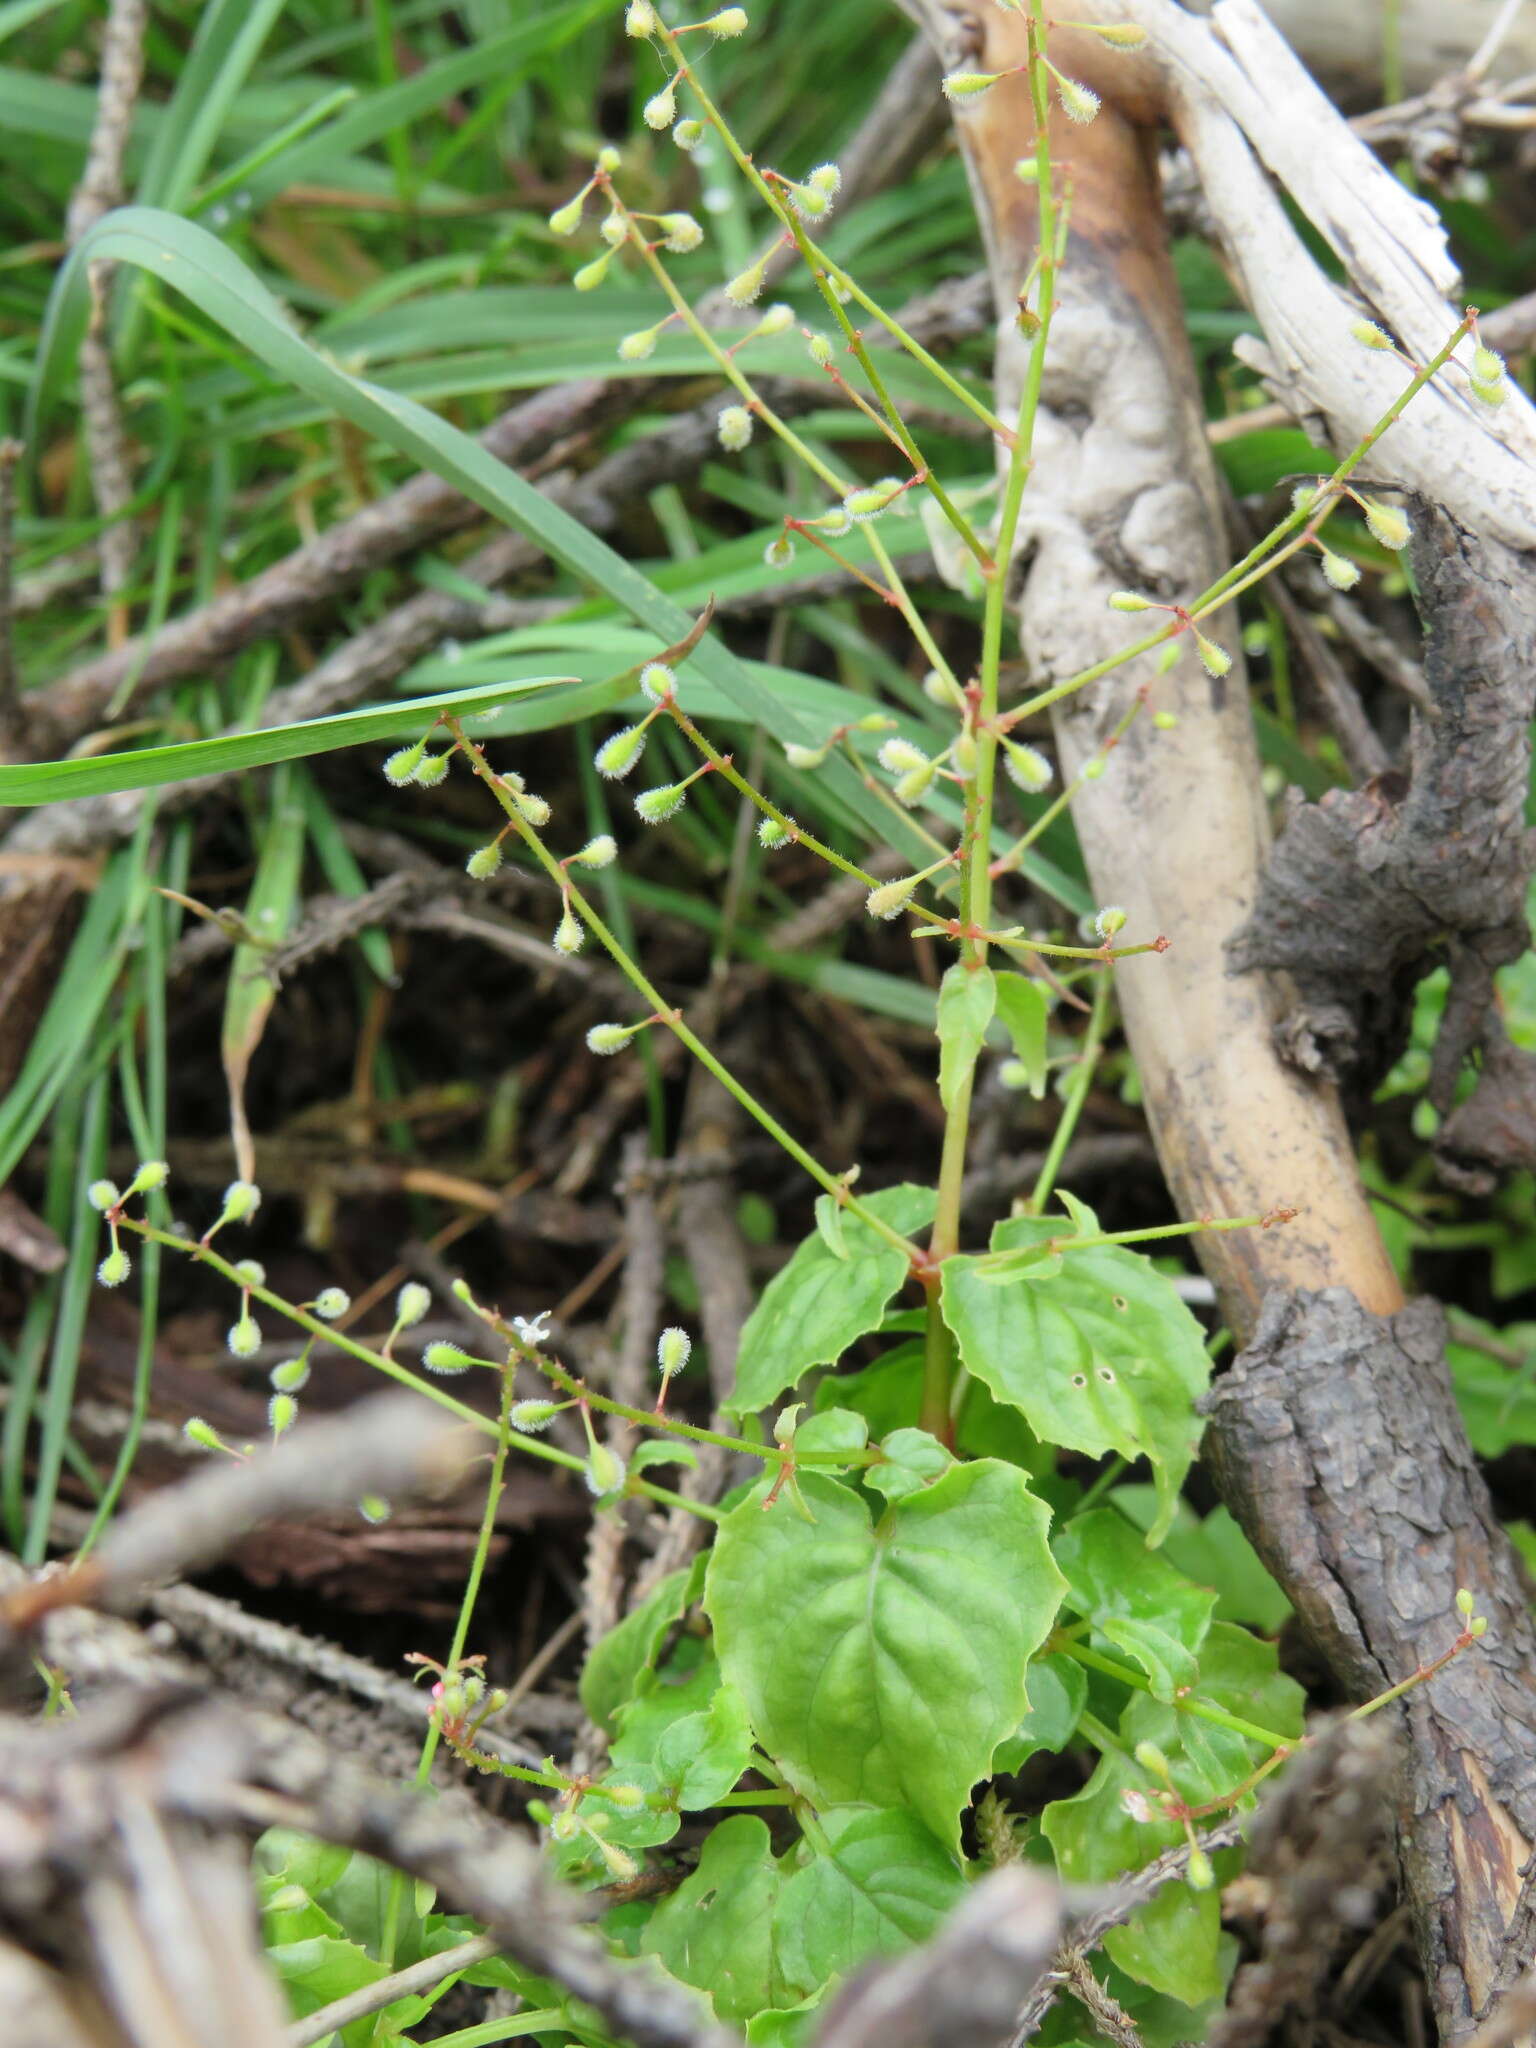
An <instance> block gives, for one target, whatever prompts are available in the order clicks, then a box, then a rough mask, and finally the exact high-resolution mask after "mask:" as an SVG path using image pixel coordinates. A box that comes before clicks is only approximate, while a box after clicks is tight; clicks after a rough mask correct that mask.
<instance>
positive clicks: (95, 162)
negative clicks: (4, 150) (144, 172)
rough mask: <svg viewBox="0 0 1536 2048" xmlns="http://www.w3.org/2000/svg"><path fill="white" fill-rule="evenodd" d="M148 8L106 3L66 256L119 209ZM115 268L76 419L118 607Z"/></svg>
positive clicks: (90, 337) (126, 560) (123, 437)
mask: <svg viewBox="0 0 1536 2048" xmlns="http://www.w3.org/2000/svg"><path fill="white" fill-rule="evenodd" d="M148 15H149V8H148V5H147V0H111V5H110V6H109V8H108V10H107V19H106V23H105V25H104V26H103V29H102V35H101V84H100V86H99V87H98V89H97V94H96V120H95V124H94V126H93V127H92V129H91V140H90V145H89V147H88V149H87V151H86V157H85V168H84V170H83V171H82V173H81V177H80V183H79V184H78V185H77V186H76V187H75V192H74V196H73V198H72V199H71V200H70V202H69V210H68V213H67V214H66V216H65V225H64V232H65V239H66V240H67V241H68V243H69V246H70V248H72V249H73V248H74V247H75V245H76V244H77V243H78V242H79V241H81V240H82V239H83V237H84V236H85V235H86V234H87V233H88V232H89V230H90V229H91V228H93V227H94V226H95V225H96V223H97V221H98V220H100V219H101V217H102V215H103V214H105V213H107V212H109V211H110V210H111V209H112V208H113V207H114V206H118V205H120V204H121V203H122V196H123V191H122V187H123V160H124V157H125V156H126V154H127V150H128V133H129V130H130V129H131V127H132V126H133V110H134V105H135V103H136V101H137V100H138V97H139V82H140V80H141V79H142V77H143V75H144V30H145V26H146V23H147V20H148ZM114 269H115V266H114V265H112V264H110V263H97V264H93V265H92V266H91V318H90V325H89V326H88V328H87V329H86V332H85V334H84V335H83V336H82V338H81V342H80V413H81V420H82V423H83V426H84V430H85V446H86V453H87V456H88V458H89V461H90V466H91V489H92V491H93V493H94V495H95V499H96V510H97V513H98V515H99V516H100V518H101V521H102V529H101V537H100V541H99V543H98V546H99V549H100V554H101V588H102V594H103V595H104V596H105V597H106V598H107V599H108V601H109V602H112V601H113V600H116V599H117V598H118V596H119V593H120V592H121V591H123V590H124V589H125V588H126V587H127V585H128V582H129V579H130V578H131V577H132V575H133V562H134V555H135V552H136V547H137V543H136V540H135V537H134V530H133V526H132V524H131V522H130V521H129V520H128V519H126V518H125V517H124V516H123V515H124V513H125V512H126V510H127V507H128V506H129V505H130V504H131V503H132V500H133V473H132V470H131V468H130V466H129V461H128V437H127V434H126V432H125V430H124V427H123V415H122V408H121V406H120V404H119V402H118V396H117V380H116V377H115V376H114V374H113V369H112V345H111V342H110V341H109V339H108V336H107V305H108V299H109V296H110V292H111V285H112V277H113V273H114ZM113 630H114V637H116V638H118V639H121V638H123V637H124V636H125V633H126V622H125V615H124V614H123V613H122V612H121V611H119V610H117V609H116V607H114V619H113Z"/></svg>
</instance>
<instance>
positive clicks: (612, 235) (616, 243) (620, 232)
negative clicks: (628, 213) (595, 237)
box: [597, 207, 629, 249]
mask: <svg viewBox="0 0 1536 2048" xmlns="http://www.w3.org/2000/svg"><path fill="white" fill-rule="evenodd" d="M597 232H598V233H599V234H600V235H601V236H602V238H603V240H604V241H605V242H606V243H607V244H608V246H609V248H610V249H622V248H623V246H624V244H625V243H626V242H627V241H628V240H629V222H628V221H627V220H626V219H625V218H624V216H623V214H622V213H620V212H619V211H618V209H617V207H615V209H614V211H613V212H612V213H609V214H605V215H604V217H603V224H602V226H601V227H600V228H599V229H598V231H597Z"/></svg>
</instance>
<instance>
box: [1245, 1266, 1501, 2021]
mask: <svg viewBox="0 0 1536 2048" xmlns="http://www.w3.org/2000/svg"><path fill="white" fill-rule="evenodd" d="M1444 1346H1445V1324H1444V1319H1443V1317H1442V1315H1441V1313H1440V1310H1439V1308H1438V1307H1437V1306H1436V1305H1435V1304H1434V1303H1433V1302H1429V1301H1416V1302H1413V1303H1412V1304H1410V1306H1409V1307H1407V1308H1405V1309H1403V1310H1402V1311H1401V1312H1400V1313H1399V1314H1398V1315H1395V1316H1390V1317H1376V1316H1372V1315H1368V1314H1367V1313H1366V1312H1365V1311H1364V1310H1363V1309H1362V1308H1361V1307H1360V1305H1359V1303H1358V1302H1356V1301H1354V1300H1353V1299H1352V1298H1351V1297H1350V1296H1349V1295H1348V1294H1346V1293H1345V1292H1343V1290H1342V1289H1335V1290H1331V1291H1329V1292H1327V1293H1324V1294H1311V1295H1289V1296H1285V1295H1276V1296H1275V1297H1274V1298H1273V1299H1272V1300H1271V1301H1270V1302H1268V1303H1266V1305H1265V1313H1264V1316H1263V1319H1262V1321H1261V1322H1260V1325H1259V1329H1258V1331H1257V1333H1256V1335H1255V1337H1254V1340H1253V1342H1252V1343H1251V1344H1250V1346H1249V1347H1248V1349H1247V1350H1246V1351H1245V1352H1244V1353H1243V1354H1242V1356H1241V1357H1240V1358H1239V1359H1238V1361H1237V1363H1236V1364H1235V1365H1234V1366H1233V1368H1232V1370H1231V1371H1230V1372H1229V1373H1228V1374H1227V1375H1226V1376H1225V1377H1224V1378H1223V1379H1222V1380H1221V1381H1219V1382H1218V1384H1217V1386H1216V1388H1215V1389H1214V1391H1213V1392H1212V1394H1211V1395H1210V1397H1209V1399H1208V1403H1207V1406H1208V1409H1209V1413H1210V1427H1209V1429H1208V1431H1207V1433H1206V1438H1205V1451H1204V1455H1205V1457H1206V1459H1207V1461H1208V1462H1209V1464H1210V1467H1211V1470H1212V1472H1213V1474H1214V1475H1215V1478H1216V1481H1217V1484H1218V1485H1219V1486H1220V1488H1221V1492H1222V1497H1223V1499H1224V1500H1225V1501H1226V1502H1227V1504H1228V1506H1229V1507H1230V1508H1231V1510H1232V1512H1233V1514H1234V1515H1235V1516H1236V1517H1237V1519H1238V1521H1239V1522H1241V1524H1242V1525H1243V1528H1244V1530H1245V1531H1246V1533H1247V1535H1248V1537H1249V1539H1250V1540H1251V1541H1252V1543H1253V1545H1254V1547H1255V1548H1256V1549H1257V1550H1258V1552H1259V1555H1260V1556H1261V1557H1262V1558H1263V1560H1264V1563H1265V1564H1266V1566H1267V1567H1268V1568H1269V1570H1270V1571H1271V1572H1272V1573H1273V1575H1274V1576H1275V1578H1276V1579H1277V1580H1278V1581H1279V1582H1280V1584H1281V1586H1282V1587H1283V1588H1284V1589H1285V1592H1286V1594H1287V1595H1288V1597H1289V1598H1290V1599H1291V1601H1292V1602H1293V1603H1294V1605H1295V1607H1296V1611H1297V1614H1298V1616H1299V1617H1300V1619H1301V1622H1302V1625H1303V1627H1304V1629H1305V1630H1306V1632H1307V1634H1308V1636H1309V1637H1310V1639H1311V1640H1312V1641H1313V1643H1315V1644H1316V1646H1317V1647H1318V1649H1319V1650H1320V1651H1321V1652H1322V1654H1323V1655H1324V1656H1325V1657H1326V1658H1327V1661H1328V1664H1329V1667H1330V1668H1331V1669H1332V1671H1333V1672H1334V1673H1335V1674H1336V1676H1337V1677H1338V1678H1339V1680H1340V1682H1341V1683H1342V1684H1343V1685H1344V1686H1345V1688H1346V1689H1347V1691H1348V1692H1349V1694H1350V1695H1351V1697H1352V1698H1354V1699H1355V1700H1357V1701H1363V1700H1366V1699H1369V1698H1370V1697H1371V1696H1372V1695H1373V1694H1375V1693H1378V1692H1381V1691H1384V1690H1385V1689H1386V1688H1387V1687H1388V1686H1391V1685H1394V1684H1396V1683H1398V1681H1400V1680H1401V1679H1402V1678H1404V1677H1406V1676H1407V1674H1408V1673H1409V1672H1411V1671H1413V1670H1415V1669H1416V1668H1417V1667H1418V1666H1419V1665H1420V1664H1421V1663H1427V1662H1428V1661H1430V1660H1431V1659H1432V1658H1434V1657H1436V1656H1438V1655H1440V1654H1441V1653H1442V1652H1443V1651H1444V1650H1446V1649H1447V1648H1448V1647H1449V1645H1450V1643H1451V1642H1452V1641H1454V1639H1455V1637H1456V1634H1457V1632H1458V1629H1459V1626H1460V1621H1459V1617H1458V1615H1457V1612H1456V1607H1455V1598H1456V1592H1457V1589H1458V1588H1459V1587H1463V1586H1465V1587H1467V1588H1469V1589H1470V1590H1471V1592H1472V1593H1473V1595H1474V1597H1475V1599H1476V1602H1477V1611H1478V1612H1479V1613H1481V1614H1486V1615H1487V1617H1488V1621H1489V1628H1488V1633H1487V1635H1486V1636H1485V1637H1484V1638H1483V1640H1482V1641H1481V1642H1480V1643H1479V1644H1477V1645H1476V1646H1475V1647H1474V1648H1473V1649H1472V1650H1470V1651H1468V1652H1466V1653H1464V1654H1463V1655H1462V1656H1460V1657H1458V1658H1457V1659H1456V1660H1455V1661H1454V1662H1453V1663H1451V1664H1449V1665H1447V1666H1446V1667H1445V1669H1444V1670H1443V1671H1442V1672H1440V1673H1439V1674H1438V1675H1437V1676H1436V1677H1435V1678H1434V1679H1432V1680H1430V1681H1429V1682H1427V1683H1426V1684H1424V1685H1422V1686H1419V1687H1416V1688H1415V1689H1414V1690H1413V1691H1412V1692H1410V1693H1408V1694H1407V1695H1406V1696H1405V1698H1404V1699H1403V1700H1402V1702H1401V1703H1400V1704H1399V1705H1398V1706H1396V1707H1393V1708H1391V1709H1388V1710H1386V1711H1389V1712H1391V1713H1393V1714H1394V1715H1396V1716H1398V1717H1400V1718H1401V1720H1402V1722H1403V1725H1404V1728H1405V1731H1406V1734H1407V1737H1408V1741H1407V1744H1406V1746H1405V1749H1404V1753H1403V1765H1402V1771H1401V1775H1400V1779H1399V1785H1398V1813H1397V1819H1398V1829H1399V1854H1400V1856H1401V1859H1402V1867H1403V1875H1404V1879H1405V1883H1406V1887H1407V1892H1408V1896H1409V1899H1410V1901H1411V1903H1412V1906H1413V1910H1414V1915H1415V1919H1416V1922H1417V1925H1418V1931H1419V1937H1420V1943H1421V1947H1422V1949H1423V1953H1424V1957H1425V1961H1426V1974H1427V1975H1428V1978H1429V1984H1430V1991H1431V1996H1432V1998H1433V2000H1434V2003H1435V2007H1436V2010H1437V2012H1438V2014H1439V2016H1440V2020H1441V2025H1442V2027H1443V2029H1444V2030H1445V2032H1446V2034H1447V2037H1448V2038H1449V2039H1452V2040H1457V2039H1460V2038H1462V2037H1463V2035H1464V2034H1466V2033H1467V2032H1469V2031H1470V2029H1471V2027H1472V2026H1473V2024H1474V2023H1475V2022H1476V2021H1477V2019H1478V2018H1480V2017H1481V2016H1482V2015H1483V2014H1484V2013H1485V2012H1486V2011H1487V2010H1488V2007H1489V2005H1490V2004H1491V2003H1492V2001H1493V2000H1494V1999H1495V1998H1496V1997H1497V1996H1498V1995H1499V1993H1500V1992H1501V1991H1503V1990H1505V1989H1507V1988H1508V1986H1509V1985H1510V1984H1511V1983H1512V1982H1513V1981H1514V1979H1515V1978H1516V1976H1517V1975H1518V1974H1519V1972H1520V1970H1521V1969H1522V1968H1523V1967H1524V1965H1525V1963H1526V1961H1527V1960H1528V1959H1529V1956H1530V1953H1531V1947H1532V1943H1533V1940H1536V1887H1533V1872H1532V1851H1533V1845H1536V1630H1533V1628H1532V1622H1531V1613H1530V1607H1529V1604H1528V1601H1527V1598H1526V1593H1525V1589H1524V1586H1523V1585H1522V1583H1521V1581H1520V1577H1519V1573H1518V1570H1517V1568H1516V1565H1515V1563H1514V1559H1513V1556H1512V1554H1511V1552H1510V1549H1509V1545H1508V1543H1507V1541H1506V1540H1505V1537H1504V1534H1503V1531H1502V1530H1501V1529H1500V1528H1499V1525H1498V1522H1497V1521H1496V1519H1495V1517H1494V1513H1493V1509H1492V1506H1491V1504H1490V1502H1489V1499H1488V1490H1487V1488H1486V1486H1485V1485H1484V1484H1483V1480H1482V1475H1481V1474H1480V1473H1479V1471H1478V1469H1477V1465H1476V1461H1475V1459H1474V1458H1473V1456H1472V1453H1471V1450H1470V1448H1469V1446H1468V1444H1467V1440H1466V1432H1465V1430H1464V1429H1463V1427H1462V1423H1461V1418H1460V1416H1459V1414H1458V1413H1457V1409H1456V1402H1455V1398H1454V1396H1453V1394H1452V1391H1451V1382H1450V1376H1449V1374H1448V1373H1447V1371H1446V1369H1445V1364H1444V1357H1443V1354H1444Z"/></svg>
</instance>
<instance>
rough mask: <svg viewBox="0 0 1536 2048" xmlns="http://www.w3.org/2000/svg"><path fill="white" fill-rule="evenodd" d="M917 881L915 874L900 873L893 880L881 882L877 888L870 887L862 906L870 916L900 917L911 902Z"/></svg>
mask: <svg viewBox="0 0 1536 2048" xmlns="http://www.w3.org/2000/svg"><path fill="white" fill-rule="evenodd" d="M917 883H918V877H917V876H916V875H902V876H900V877H899V878H898V879H897V880H896V881H894V882H883V883H882V884H881V885H880V887H879V888H878V889H871V890H870V892H869V894H868V895H867V896H866V897H865V898H864V908H865V909H866V910H867V911H868V912H869V914H870V916H871V917H883V918H886V919H887V920H888V919H890V918H893V917H900V915H901V913H902V912H903V911H904V910H905V909H906V907H907V905H908V904H909V903H910V902H911V900H912V895H913V892H914V891H915V889H916V888H917Z"/></svg>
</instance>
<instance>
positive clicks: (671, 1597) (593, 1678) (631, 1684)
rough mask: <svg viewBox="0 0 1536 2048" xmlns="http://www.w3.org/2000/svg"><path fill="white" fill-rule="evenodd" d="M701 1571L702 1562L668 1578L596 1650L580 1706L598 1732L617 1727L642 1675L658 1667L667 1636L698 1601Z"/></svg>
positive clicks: (584, 1675)
mask: <svg viewBox="0 0 1536 2048" xmlns="http://www.w3.org/2000/svg"><path fill="white" fill-rule="evenodd" d="M701 1570H702V1561H700V1562H699V1563H696V1564H694V1565H690V1566H687V1567H685V1569H684V1570H682V1571H677V1572H668V1573H667V1575H666V1577H665V1578H664V1579H661V1580H659V1581H658V1582H657V1584H656V1585H655V1586H654V1587H653V1588H652V1590H651V1591H650V1593H648V1594H647V1595H646V1597H645V1599H644V1600H642V1601H641V1603H640V1605H639V1606H638V1607H637V1608H635V1609H634V1611H633V1612H632V1613H630V1614H626V1615H625V1617H624V1619H623V1620H622V1621H621V1622H620V1623H619V1625H618V1627H617V1628H611V1629H610V1630H609V1631H608V1633H607V1635H605V1636H603V1637H602V1638H601V1639H600V1640H599V1641H598V1642H597V1643H595V1644H594V1645H593V1648H592V1652H591V1654H590V1656H589V1657H588V1658H587V1661H586V1664H585V1666H584V1667H583V1669H582V1674H581V1704H582V1705H583V1707H585V1708H586V1710H587V1713H588V1714H589V1715H590V1716H591V1718H592V1719H593V1720H594V1721H596V1722H597V1724H598V1726H599V1727H601V1728H608V1729H611V1728H612V1727H613V1717H614V1715H615V1714H616V1713H617V1712H618V1710H619V1708H620V1707H621V1706H623V1704H624V1702H625V1701H626V1700H628V1699H631V1698H632V1697H633V1695H634V1691H635V1687H636V1686H637V1685H638V1683H639V1681H640V1677H641V1674H642V1673H643V1672H645V1671H648V1670H649V1669H650V1667H651V1666H652V1665H653V1664H654V1662H655V1661H656V1657H657V1654H658V1652H659V1651H660V1649H661V1646H662V1644H663V1643H664V1642H665V1641H666V1638H667V1633H668V1631H669V1630H670V1629H671V1628H672V1626H673V1624H674V1623H675V1622H676V1621H678V1620H679V1619H680V1618H681V1616H682V1614H683V1611H684V1609H685V1608H686V1607H687V1606H688V1603H689V1602H690V1600H693V1599H696V1598H697V1597H698V1595H697V1589H696V1588H695V1587H694V1585H693V1583H692V1582H693V1580H694V1577H695V1575H696V1573H698V1572H699V1571H701Z"/></svg>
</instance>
